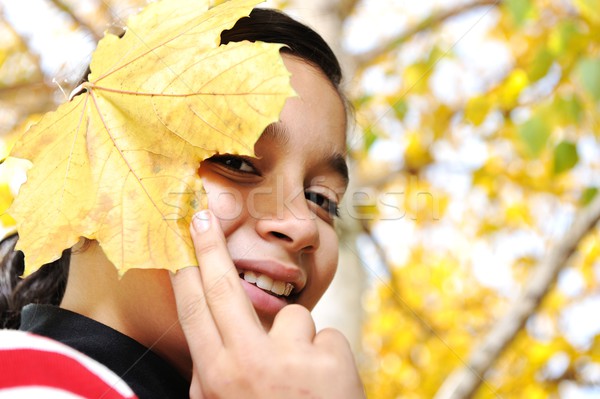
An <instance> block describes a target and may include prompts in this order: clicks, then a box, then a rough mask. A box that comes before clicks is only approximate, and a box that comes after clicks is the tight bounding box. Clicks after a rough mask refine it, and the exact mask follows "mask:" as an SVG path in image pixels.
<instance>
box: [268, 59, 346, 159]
mask: <svg viewBox="0 0 600 399" xmlns="http://www.w3.org/2000/svg"><path fill="white" fill-rule="evenodd" d="M282 58H283V61H284V63H285V66H286V67H287V68H288V70H289V71H290V73H291V75H292V76H291V84H292V87H293V88H294V90H295V91H296V94H297V96H296V97H292V98H290V99H288V101H287V102H286V104H285V106H284V108H283V110H282V112H281V115H280V120H281V123H282V124H283V125H284V127H283V130H287V131H288V132H289V133H297V132H296V131H293V130H294V129H298V130H300V131H302V133H303V134H304V135H306V138H307V139H310V138H311V136H315V134H317V135H319V139H320V140H321V141H322V143H323V144H324V143H325V142H333V143H336V144H337V145H341V146H343V147H345V142H346V120H347V115H346V107H345V104H344V101H343V100H342V97H341V95H340V94H339V93H338V91H337V89H336V88H335V87H334V86H333V84H332V83H331V82H330V81H329V79H328V78H327V77H326V76H325V75H324V73H323V72H322V71H321V70H320V69H318V68H317V67H315V66H313V65H312V64H310V63H307V62H306V61H304V60H302V59H300V58H297V57H294V56H290V55H286V54H283V55H282ZM342 151H343V150H342Z"/></svg>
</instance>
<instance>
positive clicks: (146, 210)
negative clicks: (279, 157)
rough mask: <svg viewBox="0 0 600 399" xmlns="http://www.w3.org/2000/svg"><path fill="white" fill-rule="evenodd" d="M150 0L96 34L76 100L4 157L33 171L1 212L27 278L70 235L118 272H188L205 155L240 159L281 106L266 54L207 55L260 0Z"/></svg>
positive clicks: (225, 49) (255, 46)
mask: <svg viewBox="0 0 600 399" xmlns="http://www.w3.org/2000/svg"><path fill="white" fill-rule="evenodd" d="M208 3H209V2H208V1H199V0H163V1H160V2H157V3H153V4H151V5H149V6H147V7H146V8H145V9H144V10H143V11H142V12H141V13H140V14H138V15H137V16H135V17H132V18H131V19H130V20H129V23H128V28H127V31H126V33H125V35H124V36H123V37H122V38H118V37H116V36H114V35H110V34H109V35H107V36H105V37H104V38H103V39H102V40H101V41H100V42H99V44H98V48H97V49H96V51H95V53H94V55H93V58H92V62H91V65H90V68H91V74H90V75H89V77H88V78H89V82H87V83H84V84H83V85H82V89H83V90H84V92H83V93H82V94H80V95H77V96H76V97H74V98H73V99H72V100H71V101H70V102H68V103H66V104H63V105H61V106H60V107H59V108H58V109H57V111H55V112H52V113H48V114H46V115H45V116H44V117H43V119H42V120H41V121H40V122H39V123H38V124H37V125H35V126H34V127H33V128H31V129H30V130H28V131H27V132H26V133H25V134H24V136H23V137H22V138H21V139H20V140H19V141H18V142H17V143H16V145H15V147H14V149H13V152H12V153H11V156H14V157H17V158H24V159H28V160H30V161H31V162H32V163H33V167H32V168H31V169H30V170H29V172H28V177H27V182H26V183H25V184H24V185H23V186H22V187H21V189H20V191H19V194H18V196H17V198H16V199H15V202H14V203H13V205H12V207H11V208H10V214H11V215H12V216H13V217H14V218H15V220H16V221H17V227H18V231H19V234H20V238H19V242H18V245H17V249H20V250H22V251H23V252H24V253H25V263H26V271H25V274H29V273H31V272H33V271H35V270H37V268H39V267H40V266H41V265H43V264H45V263H48V262H50V261H52V260H54V259H57V258H58V257H59V256H60V254H61V252H62V251H63V250H64V249H66V248H70V247H71V246H73V245H74V244H75V243H76V242H77V241H78V240H79V239H80V237H86V238H89V239H95V240H98V242H99V243H100V245H101V247H102V249H103V250H104V252H105V254H106V256H107V257H108V259H109V260H110V261H111V262H112V263H113V264H114V265H115V267H116V268H117V270H118V271H119V273H120V274H123V273H125V272H126V271H127V270H129V269H131V268H163V269H169V270H172V271H174V270H177V269H180V268H183V267H186V266H190V265H193V264H196V260H195V256H194V252H193V246H192V243H191V239H190V237H189V232H188V226H189V222H190V220H191V217H192V216H193V214H194V213H195V211H196V210H197V209H199V207H200V206H201V203H202V201H203V196H202V185H201V181H200V178H199V176H198V173H197V169H198V167H199V164H200V162H201V161H202V160H203V159H206V158H207V157H210V156H211V155H213V154H215V153H234V154H247V155H252V154H253V147H254V143H255V141H256V140H257V139H258V137H259V136H260V134H261V133H262V131H263V130H264V129H265V128H266V126H268V125H269V124H270V123H273V122H275V121H277V120H278V118H279V113H280V111H281V109H282V108H283V104H284V103H285V100H286V99H287V98H288V97H290V96H292V95H293V94H294V93H293V90H292V88H291V86H290V82H289V77H290V74H289V72H288V71H287V69H286V68H285V66H284V64H283V61H282V59H281V56H280V54H279V49H280V48H281V45H277V44H267V43H258V42H257V43H249V42H240V43H230V44H227V45H223V46H219V42H220V34H221V32H222V31H223V30H225V29H230V28H231V27H232V26H233V25H234V24H235V22H236V21H237V20H238V19H239V18H241V17H243V16H247V15H248V14H249V13H250V11H251V9H252V8H253V7H254V6H255V5H256V4H257V3H260V1H257V0H234V1H229V2H226V3H224V4H222V5H219V6H217V7H214V8H210V9H209V7H208Z"/></svg>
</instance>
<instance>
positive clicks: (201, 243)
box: [190, 210, 264, 346]
mask: <svg viewBox="0 0 600 399" xmlns="http://www.w3.org/2000/svg"><path fill="white" fill-rule="evenodd" d="M190 232H191V234H192V240H193V242H194V248H195V250H196V259H197V260H198V264H199V265H200V274H201V275H202V285H203V287H204V294H205V297H206V302H207V303H208V306H209V308H210V312H211V314H212V317H213V319H214V321H215V324H216V326H217V329H218V330H219V332H220V334H221V338H222V339H223V342H224V344H225V346H228V345H235V344H237V345H242V344H243V343H244V342H247V339H248V338H249V334H258V333H261V332H262V333H264V330H263V329H262V327H261V324H260V320H259V319H258V316H257V315H256V311H255V310H254V308H253V307H252V303H251V302H250V299H248V296H247V295H246V292H245V291H244V288H243V287H242V284H241V282H240V278H239V276H238V273H237V270H236V268H235V265H234V264H233V261H232V260H231V256H230V255H229V252H228V250H227V244H226V241H225V237H224V235H223V231H222V230H221V226H220V224H219V221H218V219H217V218H216V217H215V216H214V215H213V214H212V212H210V211H209V210H204V211H201V212H199V213H198V214H196V215H195V216H194V218H193V219H192V227H191V229H190Z"/></svg>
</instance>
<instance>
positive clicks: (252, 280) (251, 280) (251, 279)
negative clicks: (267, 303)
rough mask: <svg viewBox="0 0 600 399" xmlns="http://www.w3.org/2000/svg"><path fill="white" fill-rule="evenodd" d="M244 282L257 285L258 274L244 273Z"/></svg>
mask: <svg viewBox="0 0 600 399" xmlns="http://www.w3.org/2000/svg"><path fill="white" fill-rule="evenodd" d="M244 280H246V281H247V282H249V283H252V284H254V283H256V273H254V272H251V271H247V272H244Z"/></svg>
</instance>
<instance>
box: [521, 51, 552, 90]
mask: <svg viewBox="0 0 600 399" xmlns="http://www.w3.org/2000/svg"><path fill="white" fill-rule="evenodd" d="M553 62H554V55H553V54H552V53H551V52H550V51H548V49H547V48H545V47H544V48H540V49H539V50H538V52H537V53H536V54H535V57H534V58H533V61H532V62H531V64H530V65H529V68H528V70H527V76H528V77H529V80H530V81H532V82H535V81H536V80H539V79H541V78H543V77H544V76H546V74H547V73H548V70H549V69H550V67H551V66H552V63H553Z"/></svg>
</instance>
